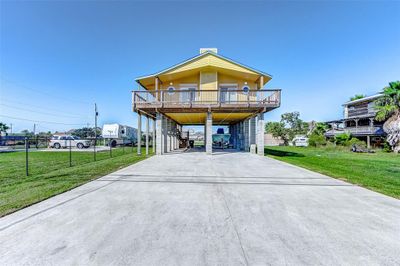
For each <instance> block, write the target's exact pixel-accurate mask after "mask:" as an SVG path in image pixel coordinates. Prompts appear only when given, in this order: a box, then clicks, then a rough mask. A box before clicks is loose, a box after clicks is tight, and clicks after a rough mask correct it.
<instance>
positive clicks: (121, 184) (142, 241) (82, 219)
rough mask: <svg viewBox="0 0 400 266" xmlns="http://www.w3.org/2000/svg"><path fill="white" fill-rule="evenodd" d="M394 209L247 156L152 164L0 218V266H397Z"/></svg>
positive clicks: (181, 156)
mask: <svg viewBox="0 0 400 266" xmlns="http://www.w3.org/2000/svg"><path fill="white" fill-rule="evenodd" d="M399 237H400V202H399V201H398V200H396V199H393V198H390V197H387V196H384V195H381V194H378V193H375V192H372V191H369V190H366V189H363V188H360V187H357V186H353V185H350V184H348V183H345V182H342V181H339V180H335V179H332V178H329V177H327V176H324V175H321V174H317V173H314V172H311V171H308V170H305V169H302V168H298V167H295V166H291V165H288V164H285V163H282V162H278V161H276V160H273V159H269V158H265V157H261V156H258V155H251V154H249V153H230V152H224V151H221V152H216V153H214V154H213V155H212V156H209V155H208V156H207V155H206V154H205V153H200V152H193V153H174V154H167V155H163V156H154V157H151V158H150V159H148V160H145V161H142V162H139V163H138V164H135V165H132V166H130V167H127V168H124V169H122V170H120V171H117V172H115V173H113V174H110V175H108V176H105V177H103V178H100V179H98V180H97V181H93V182H90V183H88V184H86V185H83V186H81V187H79V188H77V189H74V190H72V191H69V192H66V193H64V194H61V195H58V196H56V197H53V198H51V199H49V200H46V201H43V202H41V203H39V204H35V205H33V206H31V207H28V208H26V209H23V210H21V211H19V212H16V213H14V214H11V215H9V216H6V217H3V218H1V219H0V243H1V245H0V257H1V264H2V265H15V264H30V265H32V264H33V265H53V264H55V265H71V264H76V265H110V264H119V265H128V264H129V265H267V264H272V265H288V264H289V265H310V264H313V265H315V264H319V265H365V264H368V265H396V264H397V265H398V264H400V256H399V251H400V242H399V241H398V239H399Z"/></svg>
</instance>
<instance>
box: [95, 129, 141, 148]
mask: <svg viewBox="0 0 400 266" xmlns="http://www.w3.org/2000/svg"><path fill="white" fill-rule="evenodd" d="M102 136H103V138H104V142H105V145H110V144H111V146H112V147H115V146H117V145H130V144H136V142H137V129H136V128H133V127H129V126H125V125H120V124H104V125H103V131H102Z"/></svg>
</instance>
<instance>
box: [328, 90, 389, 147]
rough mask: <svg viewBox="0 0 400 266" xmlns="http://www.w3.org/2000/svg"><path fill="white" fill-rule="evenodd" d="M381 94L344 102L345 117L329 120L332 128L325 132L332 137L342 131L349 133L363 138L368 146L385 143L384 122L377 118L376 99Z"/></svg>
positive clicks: (377, 145)
mask: <svg viewBox="0 0 400 266" xmlns="http://www.w3.org/2000/svg"><path fill="white" fill-rule="evenodd" d="M381 96H382V95H381V94H375V95H372V96H368V97H364V98H361V99H357V100H354V101H349V102H346V103H344V104H343V109H344V118H343V119H339V120H334V121H330V122H327V123H328V124H329V125H330V126H331V128H330V130H328V131H327V132H326V133H325V136H326V137H328V138H330V137H334V136H335V135H338V134H342V133H349V134H351V135H352V136H353V137H356V138H358V139H360V140H363V141H365V142H366V143H367V146H368V148H370V147H371V146H373V147H380V146H381V145H382V144H383V143H384V136H385V132H384V131H383V128H382V127H383V122H378V121H376V120H375V114H376V111H375V108H374V106H375V104H374V101H375V100H376V99H378V98H379V97H381Z"/></svg>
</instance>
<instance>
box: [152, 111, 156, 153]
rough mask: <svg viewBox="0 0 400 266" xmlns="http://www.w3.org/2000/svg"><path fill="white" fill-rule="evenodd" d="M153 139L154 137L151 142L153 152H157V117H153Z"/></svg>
mask: <svg viewBox="0 0 400 266" xmlns="http://www.w3.org/2000/svg"><path fill="white" fill-rule="evenodd" d="M151 139H152V141H151V144H152V149H153V153H155V152H156V120H155V119H153V136H152V138H151Z"/></svg>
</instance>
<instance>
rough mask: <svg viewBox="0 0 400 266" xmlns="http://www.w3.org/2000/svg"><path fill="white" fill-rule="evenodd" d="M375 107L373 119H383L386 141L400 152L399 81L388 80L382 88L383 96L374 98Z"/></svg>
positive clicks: (394, 149) (395, 150)
mask: <svg viewBox="0 0 400 266" xmlns="http://www.w3.org/2000/svg"><path fill="white" fill-rule="evenodd" d="M375 109H376V116H375V119H376V120H378V121H385V123H384V124H383V130H384V131H385V132H386V133H387V135H388V136H387V139H386V141H387V142H388V143H389V145H390V146H391V147H392V149H393V151H394V152H400V81H394V82H390V83H389V86H387V87H385V88H384V89H383V96H382V97H380V98H378V99H377V100H375Z"/></svg>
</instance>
